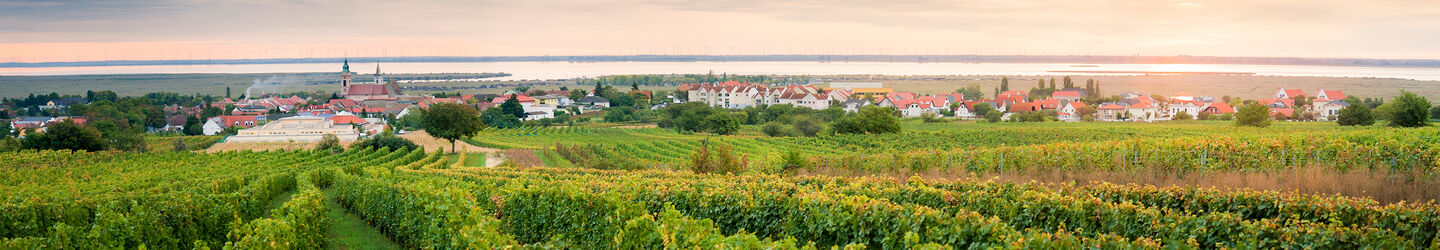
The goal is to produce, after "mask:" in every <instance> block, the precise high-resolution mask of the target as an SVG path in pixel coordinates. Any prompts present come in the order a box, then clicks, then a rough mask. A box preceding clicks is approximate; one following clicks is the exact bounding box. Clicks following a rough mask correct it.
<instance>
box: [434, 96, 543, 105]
mask: <svg viewBox="0 0 1440 250" xmlns="http://www.w3.org/2000/svg"><path fill="white" fill-rule="evenodd" d="M505 100H510V96H507V95H501V96H496V97H495V99H491V100H490V103H504V102H505ZM515 100H516V101H520V102H535V98H530V97H529V96H526V95H520V94H516V95H515ZM437 102H438V101H437Z"/></svg>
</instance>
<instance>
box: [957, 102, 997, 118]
mask: <svg viewBox="0 0 1440 250" xmlns="http://www.w3.org/2000/svg"><path fill="white" fill-rule="evenodd" d="M976 105H987V106H990V110H996V111H1003V110H1001V109H1000V105H999V104H996V103H995V101H993V100H975V101H964V102H961V103H960V107H956V108H955V117H960V118H978V117H979V114H976V113H975V106H976Z"/></svg>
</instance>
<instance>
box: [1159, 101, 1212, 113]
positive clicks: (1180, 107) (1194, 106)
mask: <svg viewBox="0 0 1440 250" xmlns="http://www.w3.org/2000/svg"><path fill="white" fill-rule="evenodd" d="M1205 105H1206V104H1205V103H1203V102H1199V101H1183V100H1180V99H1171V101H1170V105H1169V106H1167V107H1166V110H1165V112H1166V113H1167V114H1170V115H1171V116H1174V115H1175V114H1179V113H1180V112H1185V113H1186V114H1189V115H1190V116H1191V117H1194V116H1195V115H1198V114H1200V110H1202V109H1204V108H1205Z"/></svg>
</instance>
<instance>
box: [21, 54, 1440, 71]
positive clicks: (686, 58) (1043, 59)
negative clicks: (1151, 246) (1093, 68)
mask: <svg viewBox="0 0 1440 250" xmlns="http://www.w3.org/2000/svg"><path fill="white" fill-rule="evenodd" d="M347 59H348V60H354V61H356V62H355V63H426V62H586V63H591V62H914V63H1100V64H1258V65H1325V66H1369V67H1440V59H1379V58H1345V57H1333V58H1331V57H1244V56H1192V55H1173V56H1139V55H1130V56H1119V55H985V54H958V55H944V54H896V55H880V54H874V55H848V54H756V55H659V54H636V55H570V56H556V55H539V56H380V57H375V56H367V57H291V58H284V57H282V58H248V59H167V60H100V61H55V62H0V68H48V67H103V66H180V65H238V64H286V63H328V62H338V61H342V60H347Z"/></svg>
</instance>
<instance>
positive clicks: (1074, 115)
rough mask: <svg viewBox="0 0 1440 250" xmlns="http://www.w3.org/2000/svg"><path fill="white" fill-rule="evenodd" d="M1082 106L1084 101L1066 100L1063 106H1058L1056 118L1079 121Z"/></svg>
mask: <svg viewBox="0 0 1440 250" xmlns="http://www.w3.org/2000/svg"><path fill="white" fill-rule="evenodd" d="M1084 107H1085V103H1083V102H1078V101H1072V102H1067V103H1065V106H1063V107H1060V111H1059V113H1060V114H1059V116H1057V117H1056V118H1058V119H1060V120H1061V121H1067V122H1078V121H1080V108H1084Z"/></svg>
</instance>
